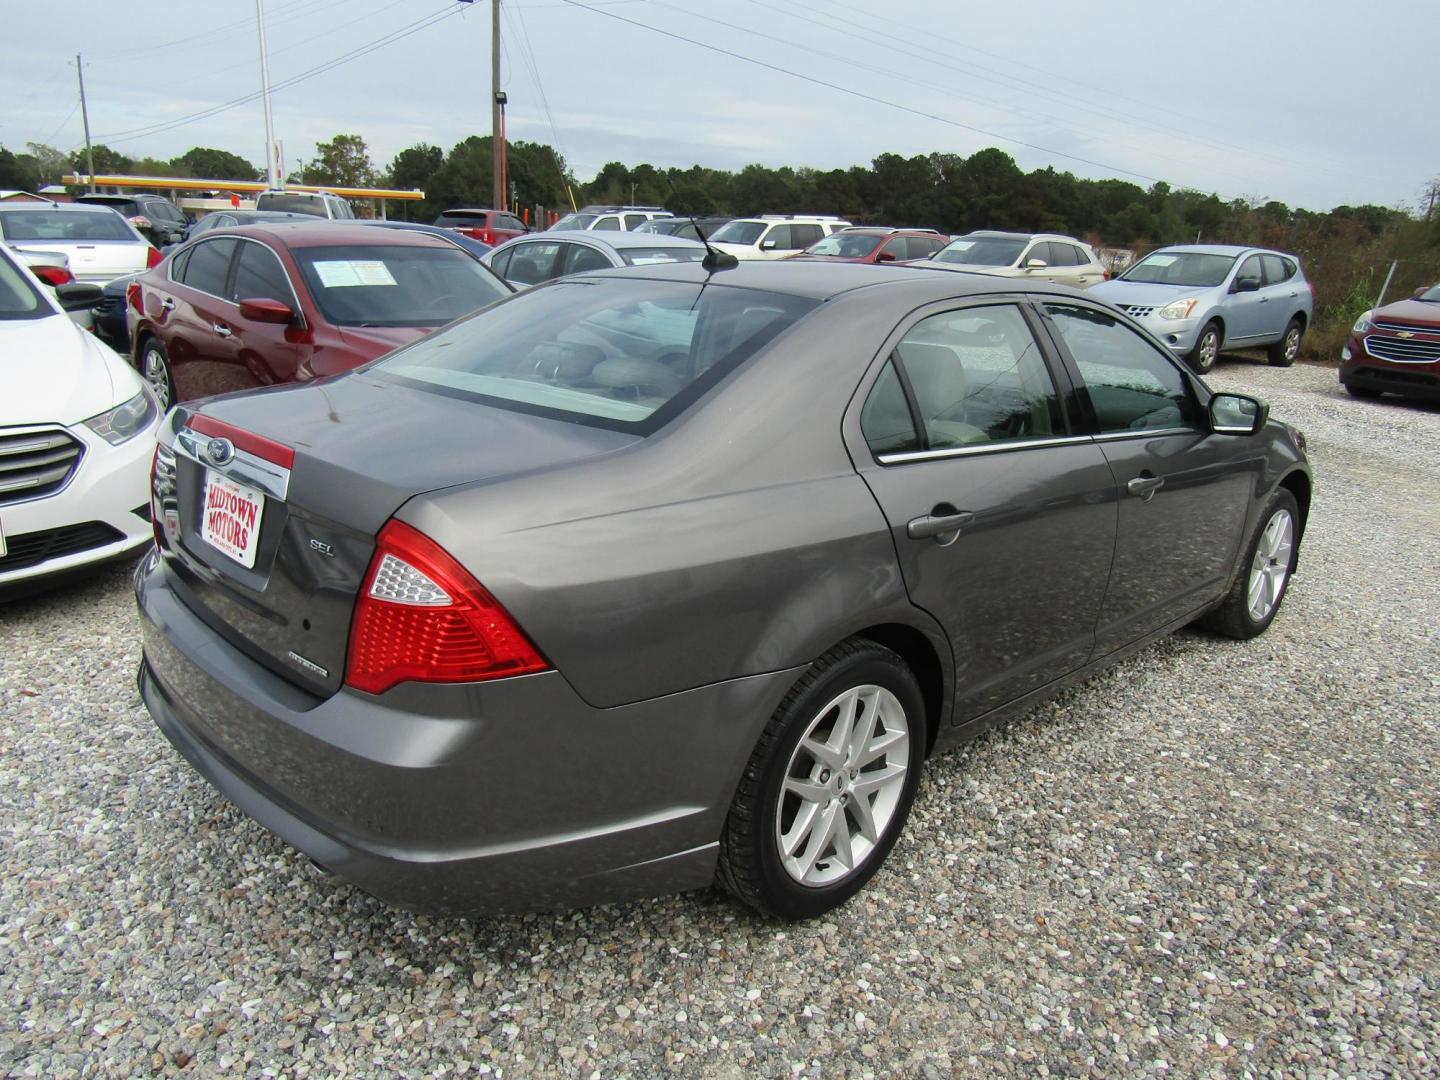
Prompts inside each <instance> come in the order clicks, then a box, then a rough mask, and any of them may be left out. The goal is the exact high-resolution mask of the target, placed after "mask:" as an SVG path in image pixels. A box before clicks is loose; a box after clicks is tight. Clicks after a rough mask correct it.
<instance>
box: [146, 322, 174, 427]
mask: <svg viewBox="0 0 1440 1080" xmlns="http://www.w3.org/2000/svg"><path fill="white" fill-rule="evenodd" d="M140 374H141V375H143V376H144V377H145V381H146V382H147V383H149V384H150V389H151V390H153V391H154V392H155V398H156V400H157V401H159V402H160V408H161V409H162V410H164V409H168V408H170V406H171V405H173V404H174V403H175V383H174V381H173V380H172V379H171V378H170V358H169V357H168V356H166V355H165V346H164V345H161V344H160V341H159V339H158V338H153V337H151V338H146V339H145V344H144V345H142V346H141V347H140Z"/></svg>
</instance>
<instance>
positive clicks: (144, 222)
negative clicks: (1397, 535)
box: [126, 214, 150, 229]
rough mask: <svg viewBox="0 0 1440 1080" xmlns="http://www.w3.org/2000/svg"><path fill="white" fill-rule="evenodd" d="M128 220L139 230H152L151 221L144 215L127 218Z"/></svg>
mask: <svg viewBox="0 0 1440 1080" xmlns="http://www.w3.org/2000/svg"><path fill="white" fill-rule="evenodd" d="M126 220H127V221H129V222H130V224H131V225H134V226H135V227H136V228H137V229H148V228H150V219H149V218H148V217H146V216H145V215H144V214H136V215H134V216H133V217H130V218H127V219H126Z"/></svg>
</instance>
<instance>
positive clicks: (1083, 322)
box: [1045, 304, 1199, 433]
mask: <svg viewBox="0 0 1440 1080" xmlns="http://www.w3.org/2000/svg"><path fill="white" fill-rule="evenodd" d="M1045 310H1046V311H1048V312H1049V313H1050V317H1051V318H1052V319H1053V320H1054V322H1055V325H1056V327H1057V328H1058V329H1059V331H1060V336H1061V337H1062V338H1064V340H1065V347H1066V348H1068V349H1069V350H1070V355H1071V356H1072V357H1074V359H1075V366H1076V367H1077V368H1078V369H1079V371H1080V376H1081V378H1083V379H1084V380H1085V388H1086V390H1087V391H1088V392H1089V395H1090V404H1091V406H1092V407H1093V408H1094V409H1095V415H1096V418H1097V419H1098V420H1099V423H1100V431H1101V432H1102V433H1106V432H1126V431H1151V430H1155V429H1159V428H1177V427H1188V426H1191V425H1193V424H1195V423H1196V422H1197V420H1198V418H1199V409H1198V407H1197V406H1196V404H1195V399H1194V397H1193V396H1192V395H1191V393H1190V386H1189V383H1188V382H1186V380H1185V376H1183V375H1182V374H1180V371H1179V369H1178V368H1176V367H1175V365H1174V364H1173V363H1172V362H1171V360H1170V358H1169V357H1167V356H1164V355H1163V354H1161V353H1160V352H1159V351H1158V350H1157V349H1156V348H1155V347H1154V346H1152V345H1151V344H1150V343H1149V342H1147V341H1146V340H1145V339H1144V338H1143V337H1141V336H1140V335H1139V334H1138V333H1136V332H1135V331H1134V330H1131V329H1130V328H1129V327H1128V326H1125V325H1124V324H1122V323H1121V322H1120V320H1118V319H1116V318H1115V317H1114V316H1112V315H1108V314H1106V313H1105V312H1103V311H1097V310H1095V309H1094V308H1088V307H1078V306H1071V305H1069V304H1047V305H1046V306H1045Z"/></svg>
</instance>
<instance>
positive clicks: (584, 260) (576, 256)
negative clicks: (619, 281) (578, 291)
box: [560, 244, 612, 274]
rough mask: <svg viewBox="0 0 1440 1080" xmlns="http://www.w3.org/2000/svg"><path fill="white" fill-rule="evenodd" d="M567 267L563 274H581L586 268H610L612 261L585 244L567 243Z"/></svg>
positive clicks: (562, 271)
mask: <svg viewBox="0 0 1440 1080" xmlns="http://www.w3.org/2000/svg"><path fill="white" fill-rule="evenodd" d="M565 247H566V249H567V251H566V255H565V268H564V269H563V270H561V271H560V272H561V273H562V274H580V273H584V272H585V271H586V270H609V269H610V267H611V265H612V264H611V262H610V260H609V259H607V258H606V257H605V256H604V255H602V254H601V253H600V252H598V251H596V250H595V249H594V248H592V247H586V246H585V245H584V244H566V245H565Z"/></svg>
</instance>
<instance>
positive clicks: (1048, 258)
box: [1020, 240, 1055, 266]
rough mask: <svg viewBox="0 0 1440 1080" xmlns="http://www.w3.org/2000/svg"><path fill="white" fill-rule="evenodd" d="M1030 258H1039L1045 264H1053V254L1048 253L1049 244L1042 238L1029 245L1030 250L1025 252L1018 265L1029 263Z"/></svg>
mask: <svg viewBox="0 0 1440 1080" xmlns="http://www.w3.org/2000/svg"><path fill="white" fill-rule="evenodd" d="M1031 259H1039V260H1040V261H1041V262H1043V263H1044V264H1045V265H1046V266H1054V265H1055V262H1054V256H1053V255H1051V254H1050V245H1049V244H1047V243H1045V242H1044V241H1043V240H1042V241H1041V242H1040V243H1038V244H1031V245H1030V250H1029V251H1027V252H1025V254H1024V256H1023V257H1022V258H1021V259H1020V265H1021V266H1028V265H1030V260H1031Z"/></svg>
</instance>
